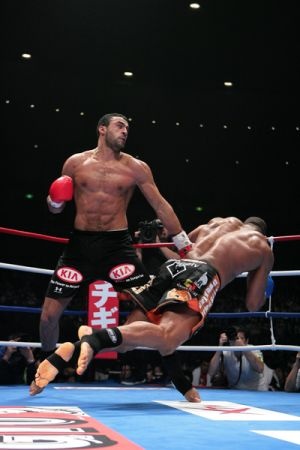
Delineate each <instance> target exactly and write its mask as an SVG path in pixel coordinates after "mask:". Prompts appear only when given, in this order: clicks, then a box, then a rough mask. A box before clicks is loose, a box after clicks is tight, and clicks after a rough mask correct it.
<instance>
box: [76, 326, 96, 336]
mask: <svg viewBox="0 0 300 450" xmlns="http://www.w3.org/2000/svg"><path fill="white" fill-rule="evenodd" d="M92 332H93V330H92V328H91V327H89V326H87V325H81V326H80V327H79V328H78V337H79V339H81V338H82V336H85V335H86V334H92Z"/></svg>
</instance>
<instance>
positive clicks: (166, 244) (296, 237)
mask: <svg viewBox="0 0 300 450" xmlns="http://www.w3.org/2000/svg"><path fill="white" fill-rule="evenodd" d="M0 233H6V234H13V235H15V236H23V237H30V238H34V239H42V240H45V241H52V242H59V243H62V244H67V243H68V242H69V239H68V238H61V237H56V236H48V235H47V234H40V233H32V232H30V231H20V230H14V229H13V228H3V227H0ZM272 239H273V240H274V242H283V241H298V240H300V235H299V234H295V235H290V236H277V237H276V236H274V237H273V236H272ZM173 245H174V244H173V242H152V243H148V244H145V243H144V244H134V247H136V248H155V247H170V246H173Z"/></svg>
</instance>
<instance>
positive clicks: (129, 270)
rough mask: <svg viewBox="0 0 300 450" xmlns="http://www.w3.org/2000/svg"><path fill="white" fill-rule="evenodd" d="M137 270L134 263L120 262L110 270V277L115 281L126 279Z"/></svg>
mask: <svg viewBox="0 0 300 450" xmlns="http://www.w3.org/2000/svg"><path fill="white" fill-rule="evenodd" d="M134 271H135V267H134V265H133V264H119V265H118V266H115V267H113V268H112V269H111V271H110V272H109V278H111V279H112V280H115V281H120V280H124V279H125V278H128V277H130V275H132V274H133V273H134Z"/></svg>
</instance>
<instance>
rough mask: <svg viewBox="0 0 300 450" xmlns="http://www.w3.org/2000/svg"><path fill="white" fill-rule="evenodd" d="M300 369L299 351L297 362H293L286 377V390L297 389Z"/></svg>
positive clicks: (293, 390)
mask: <svg viewBox="0 0 300 450" xmlns="http://www.w3.org/2000/svg"><path fill="white" fill-rule="evenodd" d="M299 370H300V352H298V353H297V355H296V360H295V363H294V364H293V367H292V369H291V371H290V373H289V374H288V376H287V377H286V380H285V384H284V390H285V391H286V392H295V391H297V386H296V380H297V376H298V372H299Z"/></svg>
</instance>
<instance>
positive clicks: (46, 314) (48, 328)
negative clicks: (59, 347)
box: [39, 297, 71, 352]
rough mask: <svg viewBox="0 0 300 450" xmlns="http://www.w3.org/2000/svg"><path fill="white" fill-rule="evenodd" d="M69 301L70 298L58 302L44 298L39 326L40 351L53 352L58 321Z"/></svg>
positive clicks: (56, 340)
mask: <svg viewBox="0 0 300 450" xmlns="http://www.w3.org/2000/svg"><path fill="white" fill-rule="evenodd" d="M70 301H71V299H70V298H65V299H60V300H56V299H54V298H51V297H46V298H45V300H44V304H43V307H42V313H41V318H40V325H39V328H40V341H41V344H42V351H44V352H49V351H54V350H55V348H56V344H57V342H58V339H59V319H60V317H61V315H62V313H63V312H64V310H65V309H66V307H67V306H68V304H69V303H70Z"/></svg>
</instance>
